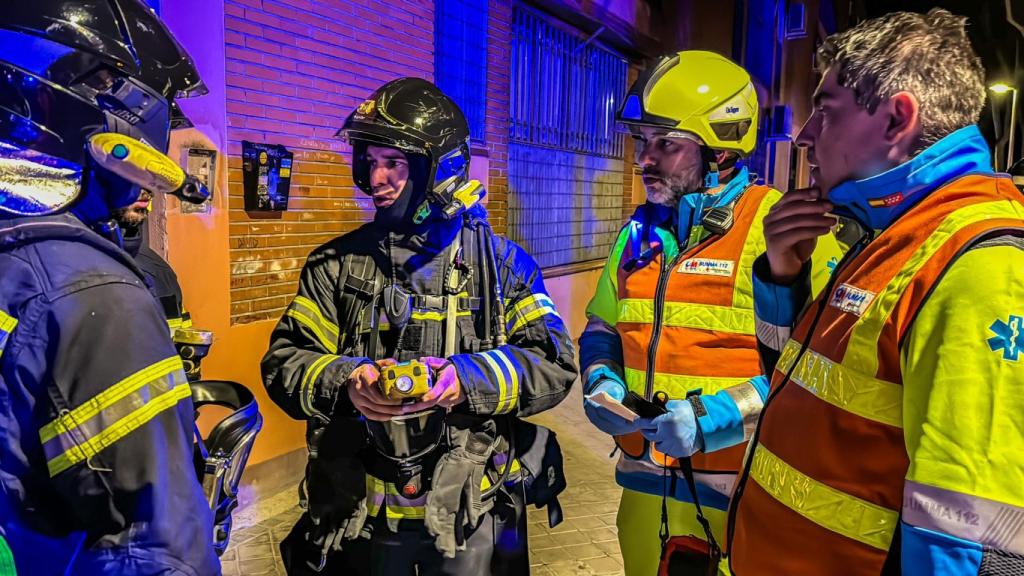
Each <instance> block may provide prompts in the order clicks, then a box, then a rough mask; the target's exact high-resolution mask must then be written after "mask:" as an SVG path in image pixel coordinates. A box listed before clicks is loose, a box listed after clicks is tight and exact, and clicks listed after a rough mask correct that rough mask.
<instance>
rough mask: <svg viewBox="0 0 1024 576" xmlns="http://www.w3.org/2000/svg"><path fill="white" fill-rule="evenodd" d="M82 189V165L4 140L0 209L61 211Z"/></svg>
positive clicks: (33, 212) (18, 212) (33, 213)
mask: <svg viewBox="0 0 1024 576" xmlns="http://www.w3.org/2000/svg"><path fill="white" fill-rule="evenodd" d="M81 191H82V167H81V166H79V165H78V164H75V163H73V162H68V161H67V160H65V159H63V158H57V157H55V156H50V155H49V154H46V153H44V152H37V151H35V150H31V149H26V148H19V147H16V146H11V145H10V144H6V143H4V142H0V210H2V211H4V212H8V213H11V214H16V215H19V216H43V215H46V214H53V213H55V212H59V211H60V210H61V209H63V208H64V207H65V206H68V205H69V204H71V203H73V202H74V201H75V199H76V198H78V196H79V194H80V193H81Z"/></svg>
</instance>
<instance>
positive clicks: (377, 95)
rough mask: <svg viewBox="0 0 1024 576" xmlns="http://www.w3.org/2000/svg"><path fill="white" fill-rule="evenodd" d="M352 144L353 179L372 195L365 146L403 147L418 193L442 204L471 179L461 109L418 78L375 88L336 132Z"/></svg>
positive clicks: (467, 141) (415, 189) (399, 80)
mask: <svg viewBox="0 0 1024 576" xmlns="http://www.w3.org/2000/svg"><path fill="white" fill-rule="evenodd" d="M337 136H338V137H340V138H343V139H345V140H347V141H348V142H349V143H350V144H351V145H352V179H353V180H354V181H355V183H356V186H358V187H359V189H360V190H362V191H363V192H365V193H366V194H372V193H373V191H372V189H371V187H370V167H369V163H368V162H367V159H366V147H367V145H370V144H373V145H378V146H388V147H391V148H396V149H398V150H401V151H402V152H403V153H405V155H406V156H407V157H409V160H410V161H409V169H410V179H412V181H413V184H414V187H415V188H414V192H415V195H416V197H417V198H418V197H421V196H422V195H423V194H426V196H427V199H429V200H430V201H431V202H433V203H435V204H437V205H438V206H441V207H445V206H447V205H449V204H450V203H451V201H452V196H453V194H455V191H456V190H457V189H458V188H459V187H460V186H462V185H463V184H464V183H465V182H466V181H467V180H468V179H469V159H470V155H469V124H468V123H467V122H466V117H465V116H464V115H463V114H462V110H460V109H459V107H458V106H457V105H456V104H455V102H454V101H452V99H451V98H449V97H448V96H446V95H445V94H444V93H443V92H441V90H440V89H439V88H438V87H437V86H434V85H433V84H431V83H430V82H427V81H426V80H423V79H422V78H399V79H397V80H392V81H390V82H388V83H387V84H385V85H383V86H381V87H380V88H378V89H377V90H376V91H375V92H374V93H373V94H371V95H370V97H369V98H367V99H366V100H365V101H364V102H363V103H362V104H360V105H359V107H357V108H356V109H355V111H353V112H352V113H351V114H349V116H348V118H347V119H346V120H345V124H344V125H343V126H342V127H341V130H339V131H338V134H337Z"/></svg>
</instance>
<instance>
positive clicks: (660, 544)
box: [580, 51, 838, 575]
mask: <svg viewBox="0 0 1024 576" xmlns="http://www.w3.org/2000/svg"><path fill="white" fill-rule="evenodd" d="M618 119H619V121H621V122H623V123H624V124H626V125H628V126H629V128H630V130H631V131H632V133H633V136H634V138H635V139H636V146H637V147H638V152H637V159H638V163H639V165H640V166H641V167H642V168H643V180H644V185H645V187H646V189H647V202H646V203H645V204H644V205H642V206H640V207H639V208H638V209H637V212H636V213H635V214H634V215H633V217H632V218H631V220H630V221H629V222H628V223H627V224H626V226H625V227H624V228H623V229H622V232H621V233H620V234H619V237H618V240H617V241H616V243H615V245H614V248H613V250H612V253H611V255H610V256H609V258H608V260H607V262H606V264H605V268H604V271H603V273H602V275H601V277H600V280H599V283H598V289H597V293H596V294H595V295H594V297H593V299H592V300H591V302H590V305H589V306H588V308H587V314H588V317H589V322H588V325H587V328H586V330H585V332H584V334H583V336H582V338H581V339H580V348H581V350H580V358H581V368H582V370H583V374H584V382H585V383H586V384H585V386H586V388H585V394H586V397H585V400H584V401H585V408H586V413H587V415H588V417H589V418H590V420H591V421H592V422H593V423H594V425H595V426H597V427H598V428H599V429H601V430H602V431H604V432H606V433H608V434H611V435H614V436H615V439H616V444H617V445H618V447H619V448H620V450H621V452H622V454H621V455H620V458H619V461H618V464H617V467H616V480H617V481H618V483H619V484H621V485H622V486H623V488H625V489H624V490H623V492H622V501H621V503H620V505H619V514H618V521H617V524H618V533H619V544H620V546H621V549H622V557H623V561H624V564H625V570H626V573H627V574H631V575H633V574H636V575H647V574H655V573H657V572H658V564H659V558H662V562H663V564H665V565H668V564H669V563H671V564H673V565H674V566H677V567H678V566H680V565H683V564H685V565H687V566H690V570H693V572H692V573H695V574H697V573H704V572H702V570H703V566H705V565H708V564H710V565H711V566H712V568H711V569H712V570H714V568H713V566H714V564H715V563H716V562H717V558H718V557H719V555H720V550H719V546H721V544H722V543H723V542H724V536H723V534H724V533H723V528H724V525H725V511H726V508H727V506H728V501H729V494H730V493H731V491H732V487H733V485H734V481H735V478H736V473H737V471H738V470H739V468H740V465H741V462H742V455H743V450H744V447H745V445H746V440H747V439H748V438H749V436H750V433H751V431H752V430H751V428H752V426H751V424H752V422H754V421H756V418H757V416H758V414H759V412H760V409H761V406H762V399H763V397H764V396H765V391H766V383H765V381H764V379H763V378H759V379H754V380H751V377H754V376H757V375H759V374H761V368H760V366H759V364H758V356H757V346H756V340H755V337H754V313H753V294H752V292H753V286H752V284H751V270H750V266H751V264H752V263H753V261H754V258H755V257H756V256H757V255H758V254H759V253H761V252H762V251H763V250H764V236H763V231H762V226H761V221H762V220H763V218H764V216H765V214H767V213H768V210H769V208H770V207H771V206H772V204H773V203H775V202H776V201H777V200H778V199H779V197H780V196H779V193H778V192H777V191H775V190H772V189H770V188H768V187H765V186H760V185H756V184H753V178H752V175H751V174H750V173H749V171H748V170H747V168H746V167H745V166H743V165H742V163H741V158H742V157H745V156H747V155H749V154H750V153H751V152H752V151H753V148H754V144H755V142H756V140H757V126H758V105H757V96H756V93H755V91H754V86H753V84H751V82H750V76H749V75H748V74H747V72H746V71H745V70H743V69H742V68H740V67H739V66H737V65H736V64H734V63H732V62H730V61H729V60H728V59H726V58H724V57H722V56H720V55H718V54H714V53H711V52H701V51H688V52H680V53H679V54H677V55H673V56H671V57H666V58H663V59H662V60H661V61H660V62H658V63H657V64H656V65H655V66H654V67H652V68H651V69H649V70H648V71H647V72H646V73H644V74H642V75H641V76H640V78H638V79H637V81H636V82H635V83H634V85H633V87H632V88H631V89H630V91H629V93H628V94H627V96H626V98H625V101H624V103H623V106H622V108H621V110H620V111H619V118H618ZM837 254H838V246H837V245H836V244H835V243H834V242H832V243H824V242H823V243H822V250H821V251H820V253H819V254H816V255H815V261H814V264H815V272H816V278H817V280H818V283H819V285H824V283H825V278H826V276H827V267H826V265H827V263H828V262H829V260H830V258H832V257H834V256H836V255H837ZM633 393H635V394H636V395H638V396H639V397H640V398H641V399H642V400H647V401H651V400H659V399H660V400H661V401H662V402H661V403H662V404H663V405H662V407H661V408H660V410H663V411H667V413H666V414H665V415H663V416H660V417H658V418H654V415H653V414H640V415H641V416H645V417H643V418H638V419H635V420H630V419H629V418H624V417H622V416H621V415H619V414H617V413H616V412H615V411H613V410H611V409H610V408H609V407H608V405H607V403H599V402H597V400H598V399H599V398H603V399H604V400H605V402H607V401H609V400H611V401H612V402H616V401H617V402H624V403H625V404H626V406H630V405H631V402H630V398H628V397H627V395H631V394H633ZM665 400H667V405H665V403H664V401H665ZM665 453H669V454H671V455H672V457H667V456H666V455H665ZM691 456H692V471H691V470H690V468H691V461H690V458H689V457H691ZM688 476H689V477H690V478H692V479H693V480H694V482H693V483H692V484H691V483H690V482H689V481H688V480H689V478H688ZM694 492H695V493H694ZM695 496H696V498H695ZM695 503H696V504H699V507H698V506H695ZM699 512H700V513H699ZM659 517H660V518H661V520H660V522H659ZM684 558H686V560H684ZM698 566H700V568H698ZM721 568H722V569H723V570H724V568H725V567H724V564H723V565H722V566H721ZM677 569H678V568H677ZM712 573H713V572H712Z"/></svg>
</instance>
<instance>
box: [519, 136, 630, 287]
mask: <svg viewBox="0 0 1024 576" xmlns="http://www.w3.org/2000/svg"><path fill="white" fill-rule="evenodd" d="M627 168H628V169H629V172H630V174H631V173H632V167H631V166H629V165H627V164H626V163H625V162H624V161H623V160H622V158H606V157H602V156H590V155H586V154H577V153H574V152H567V151H564V150H555V149H552V148H542V147H539V146H528V145H525V144H512V145H511V146H510V147H509V173H510V175H511V176H510V179H509V184H510V187H511V195H510V197H509V207H508V217H509V235H510V236H511V237H512V238H513V240H516V241H517V242H519V243H520V244H522V245H523V248H525V249H526V251H527V252H529V253H530V254H531V255H532V256H533V258H534V259H535V260H536V261H537V263H538V264H540V266H541V267H542V268H543V267H548V266H555V265H559V264H564V263H566V262H584V261H587V260H600V259H603V258H605V257H607V256H608V253H609V252H610V251H611V247H612V244H614V243H615V236H616V233H617V232H618V231H619V228H620V227H621V226H622V221H623V217H622V216H623V202H624V192H623V181H624V180H625V177H624V174H625V171H626V169H627ZM630 181H632V178H630ZM525 189H530V190H543V194H525V193H522V194H520V193H518V192H519V191H520V190H525ZM630 189H631V188H630ZM630 195H631V196H632V192H630ZM626 216H627V217H628V216H629V214H626Z"/></svg>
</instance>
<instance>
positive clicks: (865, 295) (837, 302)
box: [828, 284, 875, 316]
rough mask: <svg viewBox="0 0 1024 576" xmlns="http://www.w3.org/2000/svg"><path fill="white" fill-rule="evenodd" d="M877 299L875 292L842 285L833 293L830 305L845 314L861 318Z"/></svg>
mask: <svg viewBox="0 0 1024 576" xmlns="http://www.w3.org/2000/svg"><path fill="white" fill-rule="evenodd" d="M874 299H875V293H874V292H868V291H867V290H862V289H860V288H857V287H855V286H850V285H849V284H840V285H839V287H838V288H836V290H835V292H833V293H832V298H831V299H830V300H829V302H828V305H829V306H834V307H836V308H839V309H840V310H842V311H843V312H849V313H850V314H856V315H857V316H861V315H863V314H864V312H865V311H866V310H867V309H868V306H870V305H871V301H872V300H874Z"/></svg>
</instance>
